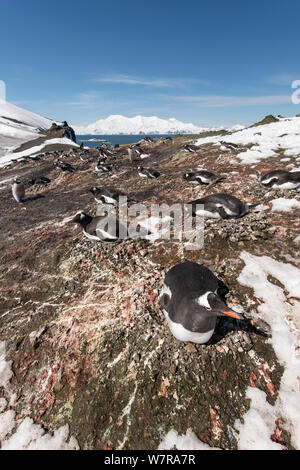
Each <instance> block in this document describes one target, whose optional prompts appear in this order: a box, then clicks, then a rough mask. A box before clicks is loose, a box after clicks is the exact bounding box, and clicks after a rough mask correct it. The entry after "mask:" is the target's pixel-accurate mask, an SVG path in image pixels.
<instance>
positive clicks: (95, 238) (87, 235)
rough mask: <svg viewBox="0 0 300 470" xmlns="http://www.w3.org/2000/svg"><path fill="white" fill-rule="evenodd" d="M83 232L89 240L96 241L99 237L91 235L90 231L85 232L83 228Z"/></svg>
mask: <svg viewBox="0 0 300 470" xmlns="http://www.w3.org/2000/svg"><path fill="white" fill-rule="evenodd" d="M83 234H84V235H85V236H86V237H87V238H88V239H89V240H97V241H99V237H96V236H95V235H91V234H90V233H87V232H86V231H85V230H83Z"/></svg>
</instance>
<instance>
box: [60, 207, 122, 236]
mask: <svg viewBox="0 0 300 470" xmlns="http://www.w3.org/2000/svg"><path fill="white" fill-rule="evenodd" d="M105 222H106V223H105ZM67 223H68V224H79V225H80V226H81V227H82V230H83V233H84V235H85V236H86V237H87V238H89V239H90V240H97V241H104V242H115V241H118V240H120V228H122V232H123V233H122V235H123V234H124V238H125V239H127V238H128V237H127V235H128V232H127V228H126V227H125V226H121V224H120V223H119V221H118V220H117V219H116V218H115V217H112V218H110V217H109V216H107V215H104V216H102V215H101V216H96V217H91V216H90V215H88V214H85V213H84V212H77V214H75V216H74V217H73V218H72V219H71V220H70V221H68V222H67Z"/></svg>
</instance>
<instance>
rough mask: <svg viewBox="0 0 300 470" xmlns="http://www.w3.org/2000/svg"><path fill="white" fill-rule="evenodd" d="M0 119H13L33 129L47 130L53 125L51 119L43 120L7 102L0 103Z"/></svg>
mask: <svg viewBox="0 0 300 470" xmlns="http://www.w3.org/2000/svg"><path fill="white" fill-rule="evenodd" d="M0 118H9V119H15V120H17V121H20V122H21V123H23V124H26V125H27V126H31V127H33V128H35V129H49V128H50V127H51V125H52V123H53V121H52V120H51V119H47V118H44V117H42V116H39V115H38V114H35V113H32V112H30V111H26V110H25V109H21V108H18V107H17V106H15V105H13V104H11V103H8V102H7V101H0ZM11 123H13V122H12V121H11ZM13 124H16V123H13Z"/></svg>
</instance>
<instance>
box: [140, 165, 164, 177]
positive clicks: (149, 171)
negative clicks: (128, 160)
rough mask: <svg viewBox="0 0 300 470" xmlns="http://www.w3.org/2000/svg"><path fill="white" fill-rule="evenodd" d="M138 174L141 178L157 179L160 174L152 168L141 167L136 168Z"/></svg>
mask: <svg viewBox="0 0 300 470" xmlns="http://www.w3.org/2000/svg"><path fill="white" fill-rule="evenodd" d="M137 170H138V173H139V175H140V176H141V177H142V178H158V177H159V176H160V173H159V172H158V171H156V170H153V168H144V167H142V166H138V167H137Z"/></svg>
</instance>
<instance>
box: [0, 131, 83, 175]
mask: <svg viewBox="0 0 300 470" xmlns="http://www.w3.org/2000/svg"><path fill="white" fill-rule="evenodd" d="M55 144H61V145H72V146H75V147H79V145H78V144H75V142H73V141H72V140H70V139H68V138H67V137H61V138H57V139H49V140H46V141H45V142H43V143H42V144H41V145H38V146H36V147H31V148H30V149H27V150H24V151H23V152H17V153H7V154H6V155H4V157H2V158H1V159H0V168H1V167H2V166H5V165H7V164H8V163H9V162H11V161H13V160H18V159H19V158H22V157H27V156H29V155H33V154H34V153H38V152H42V151H43V149H44V148H45V147H46V146H47V145H55Z"/></svg>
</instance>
